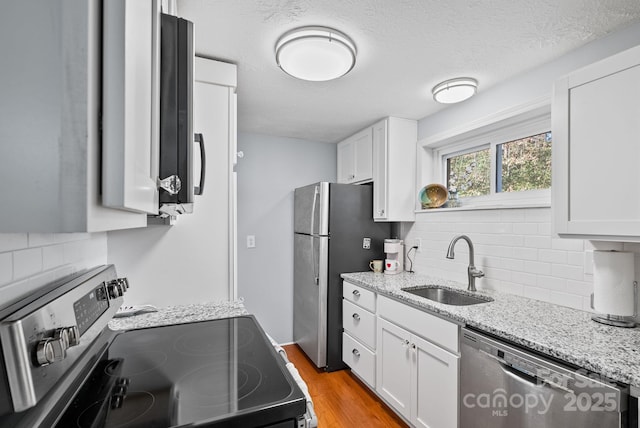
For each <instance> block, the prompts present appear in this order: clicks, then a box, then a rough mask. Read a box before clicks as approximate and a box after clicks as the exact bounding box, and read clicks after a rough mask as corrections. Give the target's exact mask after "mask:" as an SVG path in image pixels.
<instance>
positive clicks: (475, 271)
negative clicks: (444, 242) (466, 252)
mask: <svg viewBox="0 0 640 428" xmlns="http://www.w3.org/2000/svg"><path fill="white" fill-rule="evenodd" d="M469 274H470V275H471V276H472V277H474V278H482V277H483V276H484V272H482V271H481V270H480V269H478V268H476V267H475V266H474V267H470V268H469Z"/></svg>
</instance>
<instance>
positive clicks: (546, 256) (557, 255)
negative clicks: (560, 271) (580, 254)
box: [538, 250, 567, 263]
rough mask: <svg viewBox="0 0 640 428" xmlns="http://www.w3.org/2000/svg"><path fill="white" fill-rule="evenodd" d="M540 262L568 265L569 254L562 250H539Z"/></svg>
mask: <svg viewBox="0 0 640 428" xmlns="http://www.w3.org/2000/svg"><path fill="white" fill-rule="evenodd" d="M538 260H540V261H541V262H549V263H566V262H567V252H566V251H560V250H539V251H538Z"/></svg>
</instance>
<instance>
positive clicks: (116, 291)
mask: <svg viewBox="0 0 640 428" xmlns="http://www.w3.org/2000/svg"><path fill="white" fill-rule="evenodd" d="M107 293H108V294H109V298H111V299H117V298H118V297H122V294H123V293H124V291H123V289H122V285H120V284H119V283H118V280H117V279H114V280H113V281H109V282H107Z"/></svg>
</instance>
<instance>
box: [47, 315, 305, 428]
mask: <svg viewBox="0 0 640 428" xmlns="http://www.w3.org/2000/svg"><path fill="white" fill-rule="evenodd" d="M305 406H306V404H305V399H304V395H303V394H302V392H301V391H300V389H299V388H298V386H297V385H296V384H295V382H294V381H293V380H292V378H291V376H290V375H289V373H288V371H287V369H286V367H285V365H284V360H282V359H281V358H280V357H279V356H278V355H277V353H276V352H275V350H274V349H273V347H272V346H271V344H270V343H269V341H268V339H267V338H266V335H265V334H264V332H263V331H262V329H261V328H260V327H259V326H258V324H257V322H256V320H255V318H253V317H252V316H243V317H236V318H226V319H220V320H214V321H205V322H197V323H189V324H178V325H171V326H161V327H153V328H146V329H141V330H131V331H127V332H124V333H122V334H120V335H118V336H117V337H116V339H115V340H114V341H113V343H112V344H111V345H110V346H109V348H108V350H107V351H106V353H105V355H104V357H103V358H102V360H101V361H100V363H99V364H98V365H97V367H96V369H95V370H94V371H93V373H92V375H91V376H90V379H89V380H88V381H87V382H86V383H85V385H84V386H83V387H82V390H81V391H80V392H79V394H77V396H76V397H75V398H74V401H73V402H72V404H71V405H70V407H69V408H68V409H67V411H66V413H65V415H64V416H63V418H62V419H61V420H60V422H59V423H58V426H59V427H79V428H84V427H91V428H94V427H95V428H98V427H99V428H112V427H128V428H135V427H145V428H153V427H180V426H186V425H188V426H238V427H251V426H265V425H269V424H275V423H279V422H283V421H290V422H291V426H295V422H294V421H295V418H296V417H297V416H300V415H302V414H304V412H305ZM285 426H286V425H285Z"/></svg>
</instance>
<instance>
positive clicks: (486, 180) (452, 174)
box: [446, 148, 491, 198]
mask: <svg viewBox="0 0 640 428" xmlns="http://www.w3.org/2000/svg"><path fill="white" fill-rule="evenodd" d="M446 162H447V189H449V190H450V191H457V192H458V197H461V198H466V197H469V196H482V195H488V194H489V193H490V189H491V157H490V150H489V148H486V149H482V150H476V151H473V152H470V153H464V154H460V155H454V156H451V157H447V158H446Z"/></svg>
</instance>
